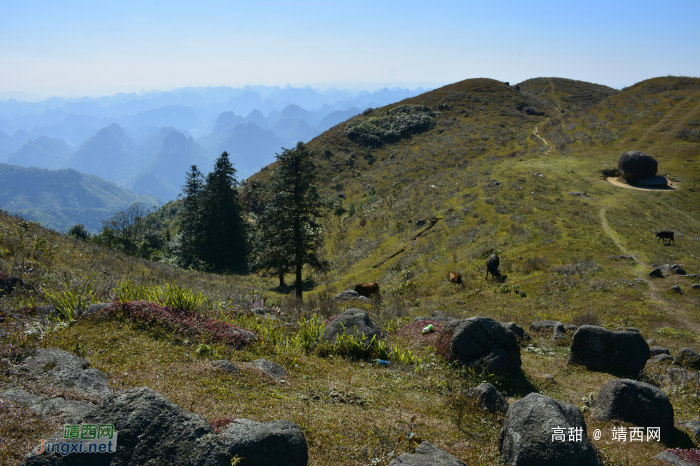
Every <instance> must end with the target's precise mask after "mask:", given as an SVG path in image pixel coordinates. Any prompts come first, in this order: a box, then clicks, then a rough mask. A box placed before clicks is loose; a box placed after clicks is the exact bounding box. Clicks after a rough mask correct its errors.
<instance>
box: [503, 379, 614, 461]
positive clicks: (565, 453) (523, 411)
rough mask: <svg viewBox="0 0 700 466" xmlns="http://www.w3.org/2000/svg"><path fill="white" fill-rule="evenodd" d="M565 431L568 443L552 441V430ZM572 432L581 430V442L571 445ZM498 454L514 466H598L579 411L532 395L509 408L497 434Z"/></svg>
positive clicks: (546, 397)
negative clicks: (572, 429) (501, 427)
mask: <svg viewBox="0 0 700 466" xmlns="http://www.w3.org/2000/svg"><path fill="white" fill-rule="evenodd" d="M554 428H560V429H563V432H564V434H565V436H566V437H565V441H563V442H561V441H560V440H559V439H557V440H556V441H553V439H552V435H553V433H554V431H553V430H552V429H554ZM569 428H581V429H582V432H581V441H568V439H569V437H568V436H569ZM498 450H499V451H500V452H501V458H502V459H503V461H504V462H505V463H506V464H508V465H511V466H550V465H551V466H560V465H562V464H566V465H567V466H599V465H600V462H599V460H598V455H597V453H596V451H595V449H594V448H593V445H592V444H591V442H590V441H589V440H588V436H587V431H586V421H585V419H584V418H583V414H581V411H579V409H578V408H577V407H576V406H574V405H572V404H569V403H566V402H561V401H556V400H554V399H552V398H549V397H548V396H544V395H540V394H539V393H530V394H529V395H528V396H526V397H525V398H523V399H521V400H518V401H515V402H514V403H513V404H511V405H510V407H509V408H508V413H507V414H506V419H505V422H504V423H503V429H501V432H500V433H499V434H498Z"/></svg>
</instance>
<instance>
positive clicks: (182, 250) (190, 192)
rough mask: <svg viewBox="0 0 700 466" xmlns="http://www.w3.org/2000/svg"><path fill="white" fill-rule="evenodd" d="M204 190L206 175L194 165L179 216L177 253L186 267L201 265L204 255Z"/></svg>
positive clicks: (186, 185) (184, 190)
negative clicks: (201, 258)
mask: <svg viewBox="0 0 700 466" xmlns="http://www.w3.org/2000/svg"><path fill="white" fill-rule="evenodd" d="M203 190H204V175H202V172H200V171H199V169H198V168H197V165H192V167H190V171H189V172H187V178H186V181H185V185H184V186H183V187H182V192H183V194H184V197H183V200H182V209H181V210H180V214H179V217H180V218H179V228H178V241H177V243H178V244H177V246H176V247H175V250H176V251H175V253H176V255H177V257H178V262H179V263H180V265H182V266H184V267H189V266H191V265H195V264H197V265H198V264H199V262H200V259H199V258H200V256H201V253H202V241H203V225H202V210H201V204H202V199H201V198H202V191H203Z"/></svg>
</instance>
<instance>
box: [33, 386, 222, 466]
mask: <svg viewBox="0 0 700 466" xmlns="http://www.w3.org/2000/svg"><path fill="white" fill-rule="evenodd" d="M81 423H82V424H112V425H113V426H114V430H115V431H116V432H117V435H118V437H117V448H116V452H115V453H80V454H68V455H65V456H64V455H61V454H58V453H48V452H44V453H42V454H40V455H37V454H36V453H34V452H32V453H30V454H29V455H28V456H27V457H25V459H24V462H23V463H22V464H23V465H25V466H39V465H42V466H43V465H46V466H48V465H52V466H57V465H66V466H68V465H71V466H88V465H90V466H93V465H94V466H102V465H105V466H106V465H111V466H116V465H130V466H131V465H133V466H136V465H142V464H170V465H181V466H185V465H192V464H197V465H205V466H224V465H230V464H231V463H230V459H231V457H230V456H228V455H227V452H226V450H225V449H224V448H223V446H222V445H221V443H220V441H219V439H218V437H217V435H216V433H215V432H214V430H213V428H212V427H211V425H210V424H209V423H208V422H207V421H206V420H205V419H204V418H203V417H202V416H198V415H196V414H192V413H190V412H187V411H185V410H184V409H182V408H181V407H179V406H177V405H176V404H175V403H173V402H172V401H170V400H168V399H166V398H165V397H163V396H162V395H160V394H159V393H156V392H154V391H153V390H151V389H149V388H146V387H143V388H133V389H131V390H128V391H126V392H122V393H118V394H113V395H109V396H107V397H106V398H105V399H104V400H103V402H102V404H101V405H100V406H99V407H98V408H96V409H95V410H94V411H92V412H91V413H90V414H88V415H87V416H85V417H84V418H83V419H82V420H81ZM62 437H63V431H59V432H56V433H55V434H54V435H53V436H52V438H54V439H60V438H62Z"/></svg>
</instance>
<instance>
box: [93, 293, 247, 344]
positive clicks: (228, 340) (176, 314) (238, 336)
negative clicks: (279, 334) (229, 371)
mask: <svg viewBox="0 0 700 466" xmlns="http://www.w3.org/2000/svg"><path fill="white" fill-rule="evenodd" d="M103 312H122V313H124V314H125V315H126V316H128V317H129V318H130V319H131V320H134V321H136V322H144V323H157V324H159V325H161V326H163V327H164V328H166V329H167V330H171V331H173V332H176V333H179V334H182V335H185V336H204V337H209V338H210V339H211V341H212V342H214V343H218V342H221V343H224V344H226V345H228V346H230V347H232V348H236V349H242V348H245V347H246V346H248V345H250V344H251V343H252V342H251V341H250V339H248V338H247V337H246V336H245V333H244V332H247V330H245V329H242V328H240V327H236V326H235V325H232V324H229V323H226V322H223V321H221V320H216V319H212V318H210V317H205V316H202V315H201V314H199V313H197V312H195V311H184V310H175V309H171V308H169V307H166V306H163V305H160V304H156V303H151V302H146V301H132V302H128V303H123V304H121V303H119V302H114V303H113V304H112V305H111V306H109V307H108V308H106V309H105V310H104V311H103Z"/></svg>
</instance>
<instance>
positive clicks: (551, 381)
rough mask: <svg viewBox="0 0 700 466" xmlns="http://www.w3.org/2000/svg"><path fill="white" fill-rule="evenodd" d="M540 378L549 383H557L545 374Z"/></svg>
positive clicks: (549, 375)
mask: <svg viewBox="0 0 700 466" xmlns="http://www.w3.org/2000/svg"><path fill="white" fill-rule="evenodd" d="M542 378H543V379H544V380H546V381H547V382H549V383H557V381H556V380H554V377H553V376H552V375H551V374H545V375H543V376H542Z"/></svg>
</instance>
